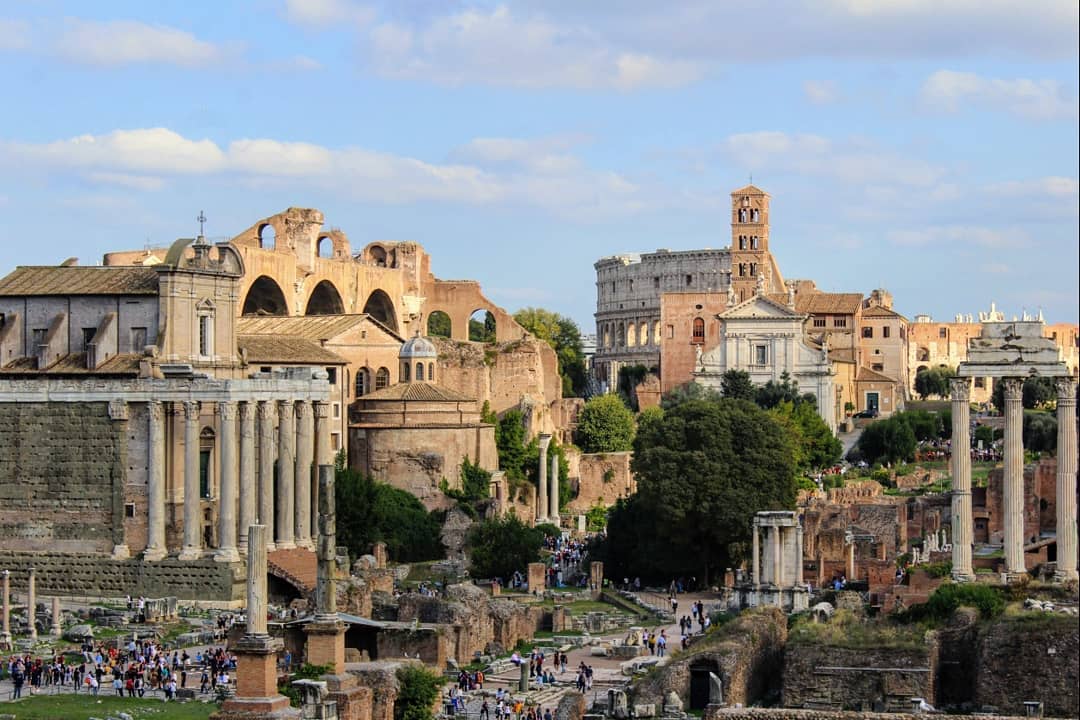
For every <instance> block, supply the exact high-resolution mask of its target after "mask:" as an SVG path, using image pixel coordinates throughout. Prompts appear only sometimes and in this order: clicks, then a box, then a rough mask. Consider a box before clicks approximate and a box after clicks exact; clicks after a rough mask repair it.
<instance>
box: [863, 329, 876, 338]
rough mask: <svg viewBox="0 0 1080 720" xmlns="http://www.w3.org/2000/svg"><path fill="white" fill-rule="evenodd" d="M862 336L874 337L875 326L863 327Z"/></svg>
mask: <svg viewBox="0 0 1080 720" xmlns="http://www.w3.org/2000/svg"><path fill="white" fill-rule="evenodd" d="M862 336H863V337H864V338H872V337H874V328H872V327H864V328H863V329H862Z"/></svg>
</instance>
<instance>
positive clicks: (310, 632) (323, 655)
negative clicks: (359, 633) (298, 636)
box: [304, 615, 345, 675]
mask: <svg viewBox="0 0 1080 720" xmlns="http://www.w3.org/2000/svg"><path fill="white" fill-rule="evenodd" d="M304 632H305V633H307V662H309V663H311V664H312V665H329V666H330V668H331V674H334V675H337V674H338V673H343V672H344V671H345V623H343V622H341V621H340V620H338V619H337V618H336V617H334V616H330V617H329V618H325V617H321V616H319V615H316V616H315V620H314V621H313V622H311V623H308V624H307V625H305V626H304Z"/></svg>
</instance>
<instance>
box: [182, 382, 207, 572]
mask: <svg viewBox="0 0 1080 720" xmlns="http://www.w3.org/2000/svg"><path fill="white" fill-rule="evenodd" d="M201 506H202V499H201V498H200V497H199V403H197V402H185V403H184V547H183V549H182V550H181V551H180V559H181V560H195V559H198V558H199V557H201V556H202V532H201V531H202V512H201Z"/></svg>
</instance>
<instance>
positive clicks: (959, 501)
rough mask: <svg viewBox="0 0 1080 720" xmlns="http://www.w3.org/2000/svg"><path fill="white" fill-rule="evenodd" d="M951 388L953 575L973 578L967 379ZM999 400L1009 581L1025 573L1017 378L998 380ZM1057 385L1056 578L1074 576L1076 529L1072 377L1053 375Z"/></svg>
mask: <svg viewBox="0 0 1080 720" xmlns="http://www.w3.org/2000/svg"><path fill="white" fill-rule="evenodd" d="M951 384H952V387H951V391H952V423H953V426H952V447H953V453H952V476H953V492H952V546H953V547H952V553H953V578H954V579H956V580H958V581H970V580H974V579H975V573H974V571H973V569H972V560H971V555H972V544H973V542H974V534H973V531H972V522H973V520H972V508H971V452H970V451H971V435H970V428H971V418H970V404H971V388H970V384H969V380H968V378H953V380H952V381H951ZM1003 384H1004V385H1003V395H1004V399H1005V452H1004V466H1005V467H1004V488H1003V493H1002V494H1003V498H1002V504H1003V506H1004V508H1003V509H1004V517H1003V522H1004V531H1005V532H1004V536H1005V537H1004V556H1005V573H1006V575H1007V576H1008V577H1009V578H1010V579H1014V578H1019V577H1021V576H1023V575H1026V574H1027V566H1026V565H1025V563H1024V442H1023V428H1024V408H1023V387H1024V381H1023V379H1022V378H1005V379H1004V380H1003ZM1055 385H1056V389H1057V423H1058V445H1057V477H1056V481H1057V488H1056V489H1057V506H1056V513H1057V514H1056V518H1055V519H1056V524H1057V570H1056V574H1055V575H1056V578H1057V579H1058V580H1063V581H1067V580H1075V579H1077V560H1076V555H1077V530H1076V460H1077V455H1076V444H1077V442H1076V381H1075V380H1073V379H1072V378H1059V379H1057V381H1056V383H1055Z"/></svg>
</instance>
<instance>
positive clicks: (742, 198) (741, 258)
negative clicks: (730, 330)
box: [731, 185, 777, 302]
mask: <svg viewBox="0 0 1080 720" xmlns="http://www.w3.org/2000/svg"><path fill="white" fill-rule="evenodd" d="M771 273H772V258H771V256H770V255H769V194H768V193H766V192H765V191H764V190H762V189H760V188H758V187H755V186H753V185H747V186H746V187H744V188H739V189H738V190H736V191H734V192H733V193H731V285H732V289H733V290H734V295H735V301H736V302H742V301H744V300H747V299H749V298H751V297H753V296H754V293H755V292H756V291H757V288H758V284H759V282H761V281H760V279H759V278H761V277H762V276H764V282H765V292H771V291H772V289H773V285H774V281H776V280H777V278H773V277H771Z"/></svg>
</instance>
